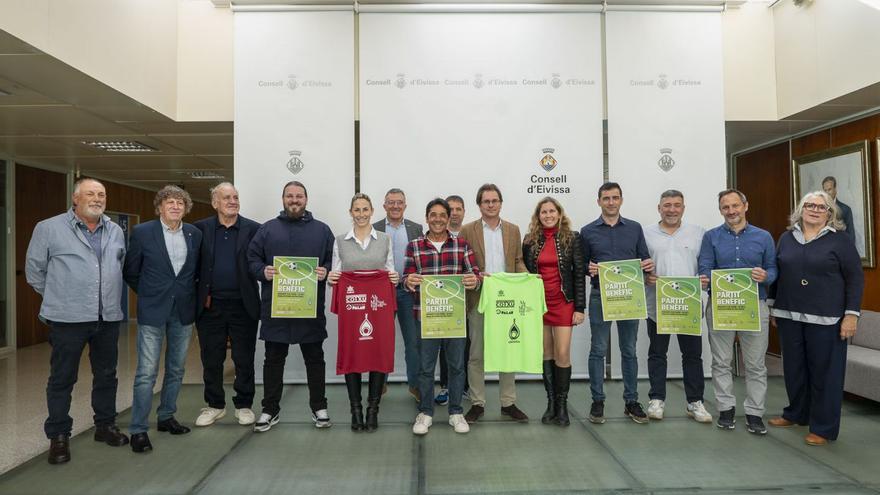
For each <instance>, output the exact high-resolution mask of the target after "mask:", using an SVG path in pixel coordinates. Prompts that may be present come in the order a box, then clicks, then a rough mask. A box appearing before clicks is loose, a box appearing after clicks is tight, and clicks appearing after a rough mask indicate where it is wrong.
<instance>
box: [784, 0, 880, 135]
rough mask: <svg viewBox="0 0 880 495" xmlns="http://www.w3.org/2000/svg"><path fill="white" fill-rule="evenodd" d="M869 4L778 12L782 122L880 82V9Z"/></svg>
mask: <svg viewBox="0 0 880 495" xmlns="http://www.w3.org/2000/svg"><path fill="white" fill-rule="evenodd" d="M868 3H869V2H866V1H862V0H814V1H813V2H812V3H808V4H804V6H801V7H797V6H795V5H794V3H793V2H792V1H791V0H782V1H780V2H779V3H777V4H776V5H775V6H774V7H773V9H772V10H773V24H774V32H775V50H776V82H777V98H778V109H779V111H778V114H779V117H780V118H784V117H787V116H789V115H792V114H795V113H797V112H800V111H802V110H806V109H808V108H811V107H813V106H816V105H818V104H819V103H823V102H826V101H828V100H831V99H833V98H837V97H839V96H843V95H845V94H847V93H850V92H852V91H855V90H858V89H861V88H864V87H866V86H869V85H871V84H874V83H876V82H878V81H880V64H878V63H877V61H878V60H880V29H878V26H880V9H878V8H876V7H871V6H870V5H868ZM874 5H875V6H876V5H877V2H874Z"/></svg>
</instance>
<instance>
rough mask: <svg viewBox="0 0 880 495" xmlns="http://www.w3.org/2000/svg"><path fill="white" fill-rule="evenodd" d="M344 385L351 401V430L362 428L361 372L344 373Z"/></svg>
mask: <svg viewBox="0 0 880 495" xmlns="http://www.w3.org/2000/svg"><path fill="white" fill-rule="evenodd" d="M345 386H346V388H348V401H349V402H350V403H351V431H363V430H364V407H363V406H362V405H361V374H360V373H346V374H345Z"/></svg>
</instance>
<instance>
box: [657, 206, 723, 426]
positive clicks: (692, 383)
mask: <svg viewBox="0 0 880 495" xmlns="http://www.w3.org/2000/svg"><path fill="white" fill-rule="evenodd" d="M657 211H658V212H660V222H658V223H654V224H651V225H649V226H647V227H646V228H645V241H646V242H647V244H648V251H649V252H650V253H651V259H652V260H654V272H653V273H650V274H649V275H648V280H647V287H646V289H647V293H648V294H647V303H648V339H650V341H651V343H650V345H649V347H648V378H649V381H650V382H651V390H650V391H649V392H648V397H649V398H650V400H649V401H648V417H649V418H651V419H663V410H664V408H665V405H666V402H665V401H666V354H667V352H668V351H669V336H670V333H667V332H664V330H665V328H664V329H661V330H660V331H659V332H658V328H657V322H658V321H659V318H658V317H659V316H661V315H663V314H664V312H663V311H660V313H658V311H657V304H658V301H657V300H658V298H659V299H661V300H667V301H668V302H669V303H670V305H673V306H684V307H685V308H686V309H684V308H680V309H683V310H680V311H677V313H688V311H687V310H690V309H696V315H694V316H693V317H692V318H689V320H696V325H695V326H696V333H695V334H691V335H688V334H686V333H678V335H677V338H678V348H679V349H680V350H681V367H682V370H683V372H684V391H685V396H686V397H687V415H688V416H690V417H692V418H694V419H695V420H696V421H698V422H700V423H711V422H712V415H711V414H709V412H708V411H706V407H705V406H704V405H703V388H704V385H705V383H704V379H703V358H702V354H703V341H702V337H701V336H700V323H701V318H700V315H701V313H702V310H703V308H702V301H701V297H700V295H701V291H700V285H699V282H697V283H695V284H694V283H693V281H691V282H690V284H689V283H688V282H689V281H687V280H678V279H675V278H672V279H667V277H696V275H697V268H698V265H697V256H698V255H699V253H700V245H701V243H702V242H703V234H704V233H705V230H703V228H702V227H700V226H698V225H692V224H688V223H683V222H682V221H681V218H682V216H684V194H682V193H681V191H676V190H675V189H670V190H668V191H665V192H664V193H663V194H661V195H660V204H658V205H657ZM658 277H662V279H661V280H662V281H666V280H669V283H668V284H666V283H663V282H661V284H662V287H658V285H657V284H658ZM661 289H662V290H661ZM677 292H680V294H677ZM670 296H671V297H670ZM692 306H696V308H692Z"/></svg>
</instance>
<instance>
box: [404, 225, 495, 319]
mask: <svg viewBox="0 0 880 495" xmlns="http://www.w3.org/2000/svg"><path fill="white" fill-rule="evenodd" d="M441 248H442V249H440V250H439V251H438V250H437V249H436V248H435V247H434V245H433V244H432V243H431V241H429V240H428V237H427V236H421V237H419V238H418V239H413V240H412V241H410V243H409V244H407V246H406V265H405V266H404V269H403V276H404V280H405V277H406V276H408V275H411V274H413V273H418V274H421V275H465V274H468V273H473V274H474V275H476V276H477V277H480V269H479V268H478V267H477V263H476V261H475V260H474V250H473V249H471V247H470V245H469V244H468V243H467V242H466V241H465V240H464V239H461V238H458V237H452V236H451V235H450V236H448V237H447V238H446V241H445V242H444V243H443V245H442V246H441ZM414 299H415V301H414V303H413V312H414V313H415V315H416V318H419V312H420V306H419V297H418V292H415V293H414Z"/></svg>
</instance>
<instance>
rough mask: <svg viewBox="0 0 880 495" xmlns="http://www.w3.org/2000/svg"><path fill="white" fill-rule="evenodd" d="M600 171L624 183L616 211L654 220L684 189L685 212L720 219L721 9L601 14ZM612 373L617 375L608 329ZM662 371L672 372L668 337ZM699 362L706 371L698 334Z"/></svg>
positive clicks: (643, 363)
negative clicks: (604, 119)
mask: <svg viewBox="0 0 880 495" xmlns="http://www.w3.org/2000/svg"><path fill="white" fill-rule="evenodd" d="M605 30H606V54H607V55H606V60H607V69H606V70H607V84H608V174H609V178H610V179H611V180H613V181H616V182H619V183H620V184H621V186H622V188H623V193H624V205H623V208H622V210H621V211H622V214H623V215H624V216H626V217H630V218H633V219H635V220H638V221H639V222H641V223H642V224H647V223H651V222H656V221H658V219H659V216H658V213H657V203H658V202H659V198H660V193H662V192H663V191H664V190H666V189H678V190H680V191H682V192H683V193H684V196H685V204H686V212H685V216H684V220H685V221H686V222H691V223H696V224H698V225H702V226H703V227H705V228H710V227H713V226H716V225H718V224H720V223H721V220H722V219H721V216H720V215H719V213H718V206H717V205H718V203H717V196H716V194H717V192H718V191H720V190H722V189H724V188H725V187H726V179H725V178H726V170H727V168H726V160H725V145H724V92H723V87H722V67H721V60H722V59H721V56H722V52H721V13H719V12H716V13H695V12H686V13H685V12H608V13H607V14H606V19H605ZM613 333H614V334H615V335H613V337H612V342H613V343H612V349H613V353H612V358H611V359H612V361H611V362H612V376H615V377H618V376H621V375H620V351H619V350H618V348H617V341H616V332H613ZM672 342H673V343H671V344H670V352H669V375H670V376H681V360H680V355H681V354H680V353H679V351H678V346H677V343H676V342H675V339H672ZM703 348H704V353H703V357H704V359H703V362H704V368H705V369H706V370H707V371H708V370H709V369H710V364H711V363H710V361H711V357H710V355H709V353H708V349H709V346H708V338H707V337H706V335H705V328H704V336H703ZM647 350H648V338H647V331H646V325H645V324H644V323H642V329H641V331H640V332H639V345H638V353H637V354H638V356H639V375H640V376H643V377H644V376H647V372H648V369H647Z"/></svg>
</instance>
